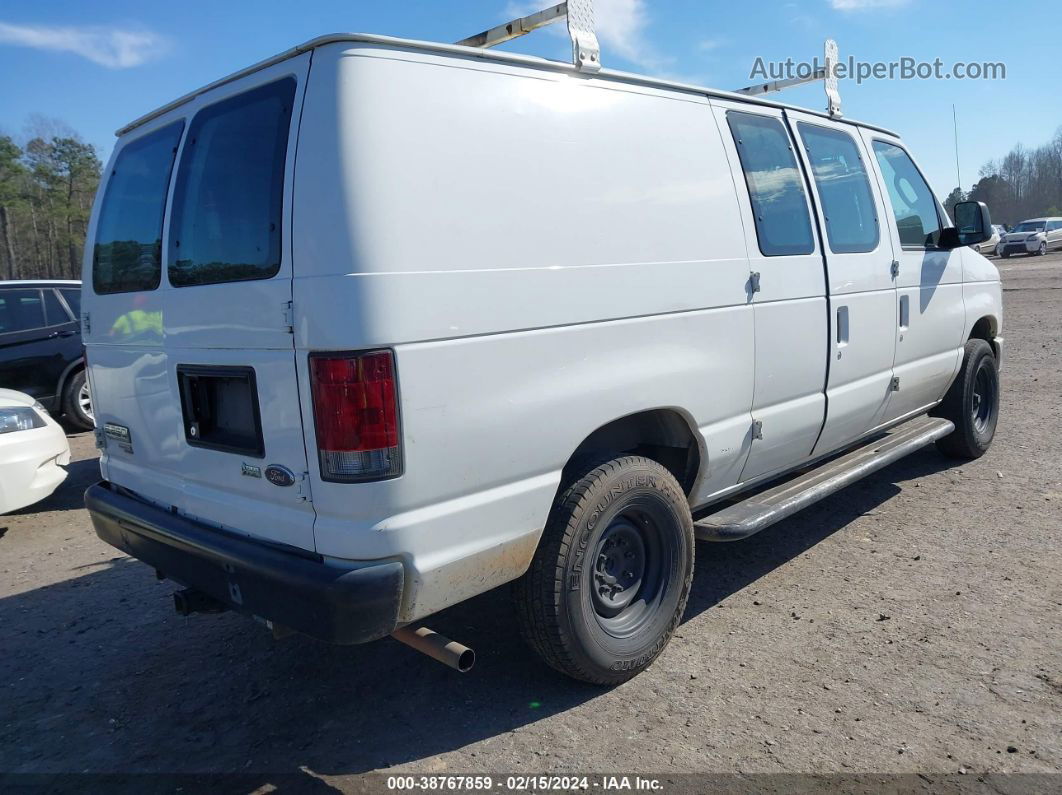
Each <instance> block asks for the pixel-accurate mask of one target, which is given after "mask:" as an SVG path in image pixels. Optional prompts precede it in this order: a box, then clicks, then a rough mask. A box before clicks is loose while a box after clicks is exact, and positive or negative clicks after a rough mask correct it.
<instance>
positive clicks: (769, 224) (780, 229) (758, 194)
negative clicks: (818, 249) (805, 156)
mask: <svg viewBox="0 0 1062 795" xmlns="http://www.w3.org/2000/svg"><path fill="white" fill-rule="evenodd" d="M727 121H728V122H729V124H730V132H731V133H733V135H734V142H735V143H736V144H737V150H738V157H739V158H740V159H741V170H742V171H744V172H745V184H746V185H747V186H748V189H749V198H750V199H751V200H752V213H753V216H754V217H755V219H756V238H757V240H759V244H760V251H761V252H762V253H763V254H765V255H766V256H779V255H782V254H810V253H811V252H812V251H814V250H815V243H814V241H813V238H812V236H811V218H810V216H809V215H808V203H807V198H806V197H805V195H804V184H803V181H802V179H801V176H800V172H799V170H798V169H797V162H796V158H795V157H794V156H793V149H792V147H791V146H790V143H789V135H788V134H787V133H786V131H785V128H784V127H783V126H782V123H781V122H780V121H778V119H772V118H769V117H767V116H756V115H753V114H750V113H737V112H733V111H731V112H729V113H727Z"/></svg>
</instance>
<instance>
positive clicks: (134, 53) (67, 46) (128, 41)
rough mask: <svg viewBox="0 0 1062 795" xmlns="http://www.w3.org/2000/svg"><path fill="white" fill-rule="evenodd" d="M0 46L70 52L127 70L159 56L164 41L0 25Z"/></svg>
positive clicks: (152, 36) (133, 33)
mask: <svg viewBox="0 0 1062 795" xmlns="http://www.w3.org/2000/svg"><path fill="white" fill-rule="evenodd" d="M0 44H14V45H17V46H21V47H33V48H34V49H37V50H51V51H54V52H72V53H75V54H76V55H80V56H82V57H84V58H88V59H89V60H90V61H92V62H93V63H97V64H99V65H100V66H106V67H107V68H109V69H127V68H129V67H132V66H139V65H140V64H142V63H144V62H146V61H149V60H152V59H153V58H157V57H159V56H161V55H163V54H164V53H165V51H166V49H167V41H166V40H165V39H164V38H163V37H162V36H159V35H158V34H156V33H151V32H150V31H145V30H123V29H121V28H113V27H103V26H91V27H54V26H48V25H12V24H10V23H7V22H0Z"/></svg>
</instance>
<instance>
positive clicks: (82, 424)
mask: <svg viewBox="0 0 1062 795" xmlns="http://www.w3.org/2000/svg"><path fill="white" fill-rule="evenodd" d="M86 384H87V381H86V379H85V371H84V370H78V371H77V372H76V373H74V374H73V375H71V376H70V378H68V379H67V382H66V386H64V387H63V414H64V415H65V416H66V419H67V421H68V422H69V423H70V424H71V425H73V426H74V427H76V428H78V429H79V430H82V431H90V430H92V428H93V426H94V425H95V421H94V420H93V418H92V415H91V414H90V413H89V412H90V411H91V410H92V409H91V404H90V406H89V407H88V408H86V407H85V406H84V405H83V404H84V403H85V396H86V395H87V386H86Z"/></svg>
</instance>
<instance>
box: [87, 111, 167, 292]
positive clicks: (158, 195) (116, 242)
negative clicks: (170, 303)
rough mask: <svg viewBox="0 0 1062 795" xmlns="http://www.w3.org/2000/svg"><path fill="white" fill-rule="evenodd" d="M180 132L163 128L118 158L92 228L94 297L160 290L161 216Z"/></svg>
mask: <svg viewBox="0 0 1062 795" xmlns="http://www.w3.org/2000/svg"><path fill="white" fill-rule="evenodd" d="M183 128H184V122H177V123H176V124H171V125H169V126H168V127H163V128H162V129H161V130H158V131H156V132H153V133H151V134H150V135H145V136H144V137H143V138H140V139H139V140H136V141H133V142H131V143H129V144H127V145H126V146H125V147H124V148H123V149H122V151H121V152H120V153H119V154H118V159H117V160H116V161H115V164H114V169H113V170H112V171H111V176H110V179H109V180H108V182H107V192H106V193H105V194H104V195H103V205H102V206H101V208H100V220H99V223H98V224H97V225H96V248H95V250H94V252H93V259H92V287H93V289H94V290H95V291H96V292H97V293H128V292H132V291H134V290H154V289H155V288H156V287H158V286H159V279H160V277H161V267H162V266H161V264H160V259H161V253H162V214H163V209H164V208H165V204H166V190H167V188H168V187H169V184H170V171H171V170H172V169H173V157H174V154H175V153H176V152H177V143H178V142H179V141H180V139H181V130H182V129H183Z"/></svg>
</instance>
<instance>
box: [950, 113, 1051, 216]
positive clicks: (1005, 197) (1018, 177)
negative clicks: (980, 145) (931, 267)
mask: <svg viewBox="0 0 1062 795" xmlns="http://www.w3.org/2000/svg"><path fill="white" fill-rule="evenodd" d="M978 177H979V179H978V180H977V182H976V183H975V184H974V185H973V187H972V188H971V189H970V190H969V191H966V192H964V191H963V190H962V189H961V188H955V190H953V191H952V192H951V195H950V196H948V200H947V202H945V206H946V207H947V209H948V211H949V212H950V211H951V208H952V207H953V206H954V205H955V203H956V202H960V201H963V200H964V199H968V200H970V201H979V202H984V203H985V204H987V205H988V209H989V210H990V211H991V213H992V221H993V222H994V223H997V224H1004V225H1005V226H1007V227H1008V228H1010V227H1011V226H1013V225H1014V224H1017V223H1020V222H1021V221H1024V220H1025V219H1026V218H1040V217H1043V216H1045V215H1046V216H1049V215H1057V216H1062V127H1059V128H1058V130H1057V131H1056V132H1055V135H1054V137H1053V138H1052V139H1051V140H1050V141H1048V142H1047V143H1046V144H1044V145H1043V146H1039V147H1037V148H1035V149H1026V148H1025V147H1024V146H1022V145H1021V144H1017V145H1016V146H1015V147H1014V148H1013V149H1011V150H1010V152H1008V153H1007V155H1006V156H1005V157H1004V158H1003V159H1002V160H990V161H989V162H987V163H985V164H984V165H983V166H982V167H981V171H980V172H979V174H978Z"/></svg>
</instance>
